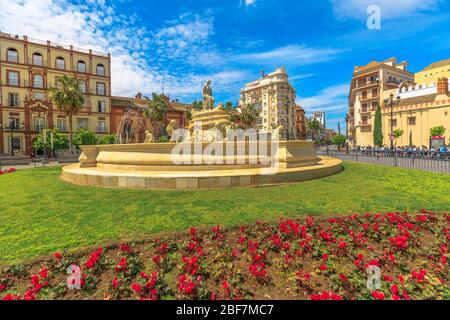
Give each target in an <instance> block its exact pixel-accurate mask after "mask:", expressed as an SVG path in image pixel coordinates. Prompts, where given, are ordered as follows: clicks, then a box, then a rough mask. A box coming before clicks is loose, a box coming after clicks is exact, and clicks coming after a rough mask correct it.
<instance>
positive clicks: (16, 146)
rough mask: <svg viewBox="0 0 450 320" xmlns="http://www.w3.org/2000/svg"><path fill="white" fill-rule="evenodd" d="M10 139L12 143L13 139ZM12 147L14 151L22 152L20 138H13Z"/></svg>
mask: <svg viewBox="0 0 450 320" xmlns="http://www.w3.org/2000/svg"><path fill="white" fill-rule="evenodd" d="M9 139H10V141H11V137H10V138H9ZM12 147H13V149H14V150H21V149H22V147H21V143H20V138H19V137H13V138H12Z"/></svg>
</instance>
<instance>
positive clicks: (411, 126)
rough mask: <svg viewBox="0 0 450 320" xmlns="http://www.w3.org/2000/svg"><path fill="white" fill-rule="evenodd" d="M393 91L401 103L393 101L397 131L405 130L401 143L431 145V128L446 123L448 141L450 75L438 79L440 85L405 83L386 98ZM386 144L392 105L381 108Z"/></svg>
mask: <svg viewBox="0 0 450 320" xmlns="http://www.w3.org/2000/svg"><path fill="white" fill-rule="evenodd" d="M391 93H392V94H393V96H394V98H395V100H396V99H397V97H399V98H400V100H399V102H398V103H394V104H393V118H392V119H393V120H392V123H393V127H394V130H396V129H401V130H403V131H404V134H403V136H402V137H401V138H400V139H398V141H397V145H398V146H409V145H410V143H412V145H415V146H417V147H419V146H426V147H427V148H428V147H430V129H431V128H433V127H437V126H444V128H445V129H446V132H445V135H444V136H445V143H447V144H448V143H449V137H450V94H449V80H448V78H439V79H437V84H435V83H431V84H429V85H426V84H422V85H417V84H416V85H414V86H402V87H401V88H400V89H394V90H391V91H387V92H386V93H385V98H387V97H388V96H389V95H390V94H391ZM381 114H382V127H383V143H384V144H386V145H389V143H390V140H389V135H390V131H391V108H390V106H387V107H383V108H382V113H381Z"/></svg>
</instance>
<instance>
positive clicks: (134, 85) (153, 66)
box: [0, 0, 244, 98]
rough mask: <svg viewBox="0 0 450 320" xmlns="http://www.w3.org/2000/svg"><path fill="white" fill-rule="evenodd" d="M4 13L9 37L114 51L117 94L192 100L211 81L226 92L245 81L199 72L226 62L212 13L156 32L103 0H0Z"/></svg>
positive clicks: (0, 16) (1, 26)
mask: <svg viewBox="0 0 450 320" xmlns="http://www.w3.org/2000/svg"><path fill="white" fill-rule="evenodd" d="M0 8H1V10H0V30H2V31H4V32H9V33H12V34H19V35H27V36H29V37H30V38H36V39H42V40H50V41H53V42H57V43H62V44H73V45H74V46H75V47H81V48H84V49H93V50H95V51H100V52H110V53H111V54H112V90H113V94H114V95H128V96H133V95H134V94H135V93H136V92H137V91H140V92H144V93H146V94H149V93H151V92H153V91H160V90H161V88H162V87H163V86H164V88H165V92H166V93H169V94H170V95H172V96H176V97H180V98H183V97H188V98H190V97H192V96H195V95H200V92H201V84H202V82H203V81H204V80H205V79H206V78H211V79H212V80H213V81H214V80H217V81H220V83H221V85H223V88H224V89H223V90H225V88H228V89H229V88H230V87H231V86H233V84H236V83H237V82H238V81H241V80H242V77H243V76H244V73H243V72H241V71H233V70H228V71H227V72H219V71H218V70H215V69H214V68H208V69H205V70H206V71H204V72H201V73H200V74H199V73H198V72H194V69H195V66H196V65H198V64H199V63H203V64H204V65H208V64H212V63H213V62H214V61H218V60H221V59H218V55H217V51H216V49H215V48H214V46H213V45H212V44H211V41H210V36H211V35H212V34H213V17H212V16H211V14H210V13H208V12H207V13H205V15H204V16H201V15H193V14H190V13H186V14H183V15H180V16H179V17H178V18H177V19H175V20H173V21H168V22H167V24H166V26H164V27H162V28H161V29H159V30H156V31H153V32H151V31H149V30H146V29H145V28H141V27H138V26H139V23H138V22H139V21H138V18H137V16H124V15H121V14H120V13H118V12H116V9H115V7H114V6H113V5H108V4H107V2H106V1H104V0H87V1H86V2H84V3H83V4H81V5H72V4H70V3H69V2H67V1H66V0H39V1H36V0H0ZM18 21H20V22H21V23H18ZM190 68H191V69H192V70H191V71H190V70H189V69H190ZM222 69H224V70H227V69H226V68H222ZM221 89H222V88H221Z"/></svg>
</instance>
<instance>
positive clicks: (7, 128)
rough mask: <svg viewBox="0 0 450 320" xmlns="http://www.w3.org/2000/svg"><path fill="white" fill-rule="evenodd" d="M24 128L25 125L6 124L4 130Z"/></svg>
mask: <svg viewBox="0 0 450 320" xmlns="http://www.w3.org/2000/svg"><path fill="white" fill-rule="evenodd" d="M24 129H25V125H16V126H12V125H10V124H8V125H5V126H4V128H3V130H4V131H23V130H24Z"/></svg>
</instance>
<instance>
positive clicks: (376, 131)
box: [373, 104, 383, 147]
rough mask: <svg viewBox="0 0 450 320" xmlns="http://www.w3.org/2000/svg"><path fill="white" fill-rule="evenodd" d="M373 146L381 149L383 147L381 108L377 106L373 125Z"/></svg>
mask: <svg viewBox="0 0 450 320" xmlns="http://www.w3.org/2000/svg"><path fill="white" fill-rule="evenodd" d="M373 145H374V146H377V147H381V146H382V145H383V128H382V124H381V106H380V104H378V105H377V110H376V111H375V120H374V124H373Z"/></svg>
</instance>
